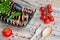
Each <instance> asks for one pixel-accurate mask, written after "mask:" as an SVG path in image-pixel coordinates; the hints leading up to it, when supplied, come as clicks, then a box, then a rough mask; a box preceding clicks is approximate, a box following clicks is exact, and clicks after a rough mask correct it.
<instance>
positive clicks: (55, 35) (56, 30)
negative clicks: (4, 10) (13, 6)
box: [0, 0, 60, 40]
mask: <svg viewBox="0 0 60 40" xmlns="http://www.w3.org/2000/svg"><path fill="white" fill-rule="evenodd" d="M14 1H15V2H16V3H18V4H23V2H21V1H20V0H14ZM25 1H27V2H29V3H31V4H33V5H35V6H36V8H37V7H40V6H46V5H47V4H52V6H53V13H52V14H53V16H54V18H55V21H54V22H52V23H50V24H44V22H43V21H42V20H41V19H40V16H41V12H40V11H39V10H38V9H37V10H36V13H35V14H34V16H33V18H32V19H31V21H30V22H29V24H28V25H27V26H26V28H24V29H18V28H15V27H13V26H10V25H8V24H5V23H2V22H1V21H0V40H38V39H39V38H40V36H41V34H40V33H41V31H42V30H43V29H44V27H47V26H48V25H49V26H51V27H52V28H53V32H52V34H51V35H50V36H49V37H47V38H44V39H43V40H60V5H59V4H60V0H25ZM23 5H26V4H25V3H24V4H23ZM34 8H35V7H34ZM5 27H10V28H11V29H12V30H13V35H12V37H10V38H9V39H7V38H5V37H3V36H2V33H1V32H2V30H3V28H5ZM36 33H37V35H36V36H35V34H36Z"/></svg>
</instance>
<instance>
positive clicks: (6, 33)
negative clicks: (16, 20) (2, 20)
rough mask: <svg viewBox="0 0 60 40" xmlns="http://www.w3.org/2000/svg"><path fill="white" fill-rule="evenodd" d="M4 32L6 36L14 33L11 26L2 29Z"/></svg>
mask: <svg viewBox="0 0 60 40" xmlns="http://www.w3.org/2000/svg"><path fill="white" fill-rule="evenodd" d="M2 34H3V35H4V36H5V37H10V36H11V35H12V30H11V29H10V28H4V29H3V31H2Z"/></svg>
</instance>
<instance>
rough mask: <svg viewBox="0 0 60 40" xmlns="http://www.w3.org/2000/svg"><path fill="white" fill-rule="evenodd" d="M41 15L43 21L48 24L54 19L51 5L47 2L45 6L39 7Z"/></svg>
mask: <svg viewBox="0 0 60 40" xmlns="http://www.w3.org/2000/svg"><path fill="white" fill-rule="evenodd" d="M40 11H41V17H40V19H42V20H43V21H44V23H46V24H48V23H50V22H52V21H54V17H53V16H52V5H50V4H48V5H47V7H40Z"/></svg>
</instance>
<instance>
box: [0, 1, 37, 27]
mask: <svg viewBox="0 0 60 40" xmlns="http://www.w3.org/2000/svg"><path fill="white" fill-rule="evenodd" d="M12 2H14V3H16V4H17V5H18V6H21V7H22V8H24V9H25V10H26V8H28V9H31V8H33V12H32V14H31V15H30V14H28V17H29V18H28V21H24V25H23V26H21V27H22V28H25V27H26V26H27V24H28V23H29V22H30V20H31V19H32V17H33V15H34V13H35V12H36V9H35V8H34V7H33V6H30V5H29V4H27V3H25V2H22V1H20V0H19V1H17V0H13V1H12ZM13 7H15V6H13ZM14 11H16V12H17V10H15V9H14V8H13V12H14ZM1 13H2V12H1ZM1 13H0V20H1V21H2V22H3V23H5V24H8V25H12V26H14V27H15V26H17V27H19V26H20V25H16V24H14V25H13V22H14V21H16V22H17V20H15V18H11V19H9V18H10V16H9V17H7V20H6V16H7V15H4V14H3V15H1ZM24 13H25V12H24ZM26 13H27V12H26ZM14 15H15V14H14ZM21 15H22V13H21ZM25 16H26V15H25ZM25 16H24V17H25ZM20 18H21V17H20ZM4 20H5V21H4ZM20 20H21V19H20ZM11 23H12V24H11ZM19 23H20V21H19ZM19 23H18V24H19ZM21 25H22V24H21Z"/></svg>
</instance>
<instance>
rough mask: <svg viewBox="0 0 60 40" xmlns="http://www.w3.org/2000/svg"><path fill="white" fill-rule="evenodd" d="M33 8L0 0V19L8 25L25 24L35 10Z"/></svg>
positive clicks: (21, 25) (20, 25) (7, 0)
mask: <svg viewBox="0 0 60 40" xmlns="http://www.w3.org/2000/svg"><path fill="white" fill-rule="evenodd" d="M33 10H34V9H33V8H24V7H22V6H21V5H19V4H17V3H15V2H11V1H9V0H0V20H1V21H2V22H4V23H7V24H9V25H13V26H19V27H23V26H26V25H27V24H28V23H29V21H30V19H31V18H32V17H33V14H34V13H35V11H36V10H35V11H33Z"/></svg>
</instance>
